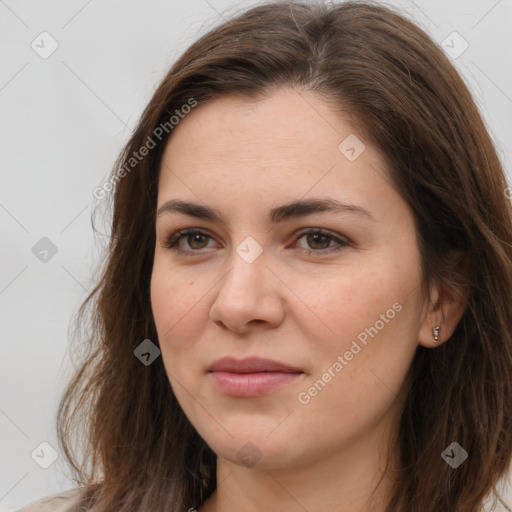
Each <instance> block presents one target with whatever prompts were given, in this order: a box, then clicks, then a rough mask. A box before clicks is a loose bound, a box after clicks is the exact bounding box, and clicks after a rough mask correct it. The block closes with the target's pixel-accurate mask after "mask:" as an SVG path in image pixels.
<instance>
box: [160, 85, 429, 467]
mask: <svg viewBox="0 0 512 512" xmlns="http://www.w3.org/2000/svg"><path fill="white" fill-rule="evenodd" d="M362 144H364V146H363V145H362ZM170 202H173V203H170ZM177 202H179V204H178V203H177ZM185 203H187V204H186V205H185ZM336 205H337V206H336ZM320 206H322V207H320ZM157 209H158V210H159V214H158V215H157V220H156V235H157V240H156V249H155V258H154V267H153V274H152V280H151V301H152V308H153V314H154V319H155V322H156V327H157V331H158V338H159V342H160V348H161V353H162V358H163V362H164V365H165V369H166V371H167V375H168V377H169V381H170V384H171V386H172V389H173V391H174V393H175V395H176V397H177V399H178V401H179V403H180V405H181V407H182V409H183V411H184V412H185V414H186V415H187V417H188V418H189V420H190V421H191V423H192V424H193V425H194V427H195V428H196V430H197V431H198V432H199V434H200V435H201V436H202V437H203V439H204V440H205V441H206V442H207V443H208V444H209V446H210V447H211V448H212V449H213V450H214V451H215V452H216V453H217V454H218V455H219V456H220V457H222V458H223V459H227V460H228V461H231V462H234V463H236V464H245V465H248V466H252V465H254V464H258V467H261V468H264V469H268V468H279V467H281V468H283V467H286V466H290V465H295V466H296V465H298V464H311V463H313V462H315V461H318V460H325V459H326V458H327V457H330V456H333V455H334V454H337V453H338V454H339V453H341V452H342V451H344V452H345V453H346V452H347V450H348V448H349V447H350V449H351V450H355V447H358V446H359V447H362V446H365V447H367V448H368V447H369V448H373V447H375V449H377V446H381V444H382V436H383V435H384V434H385V433H386V432H388V433H390V432H393V431H395V430H396V422H397V420H398V416H399V413H400V408H401V405H402V404H401V400H402V399H403V398H404V396H405V393H406V386H407V379H406V374H407V371H408V369H409V367H410V363H411V361H412V358H413V356H414V352H415V350H416V347H417V345H418V333H419V331H420V328H421V326H422V323H423V322H424V318H425V313H426V310H427V307H426V304H425V302H424V301H423V298H422V295H421V286H420V285H421V279H422V273H421V269H420V256H419V252H418V247H417V240H416V233H415V225H414V221H413V216H412V213H411V210H410V209H409V207H408V205H407V204H406V203H405V201H404V200H403V199H402V198H401V197H400V196H399V195H398V194H397V192H395V190H394V189H393V188H392V186H391V185H390V180H389V178H388V177H387V175H386V171H385V169H384V162H383V160H382V159H381V157H380V154H379V152H378V151H377V149H376V148H375V147H373V146H372V145H371V144H370V143H369V142H368V141H367V140H364V139H363V137H362V135H361V134H360V133H357V132H356V131H355V130H354V128H353V127H352V126H351V125H350V124H349V123H348V122H347V121H346V120H345V119H343V118H342V117H341V116H340V115H339V114H335V113H334V112H332V111H331V110H330V109H329V108H328V106H327V105H326V104H325V103H324V102H323V100H322V99H321V98H320V97H319V96H317V95H315V94H314V93H311V92H300V93H299V92H298V91H295V90H293V89H291V88H283V89H281V90H280V91H278V92H275V93H273V94H272V95H270V96H268V97H266V98H265V99H263V100H259V101H257V102H252V103H249V102H248V101H247V100H243V99H239V98H238V99H237V98H235V97H226V98H222V99H216V100H214V101H212V102H211V103H209V104H205V105H201V106H198V107H197V108H196V109H194V110H192V112H191V113H190V114H188V116H187V117H185V118H184V119H183V120H181V121H180V124H179V125H178V126H177V127H175V128H174V130H173V133H172V137H171V139H170V141H169V143H168V145H167V147H166V151H165V153H164V156H163V162H162V167H161V171H160V181H159V190H158V204H157ZM187 212H188V213H187ZM184 229H189V230H191V231H190V232H188V233H186V234H185V235H183V236H181V238H179V239H178V238H177V237H176V238H173V239H172V240H173V242H174V245H173V246H172V247H171V246H167V245H166V244H167V242H168V239H169V238H170V237H172V236H173V235H175V234H176V233H177V232H178V231H179V230H184ZM196 231H197V232H196ZM171 245H172V244H171ZM223 358H229V359H225V360H224V361H221V360H222V359H223ZM254 358H258V359H260V358H261V359H265V360H268V361H266V362H265V361H263V362H262V361H256V360H255V359H254ZM251 359H252V360H251ZM212 370H213V371H212Z"/></svg>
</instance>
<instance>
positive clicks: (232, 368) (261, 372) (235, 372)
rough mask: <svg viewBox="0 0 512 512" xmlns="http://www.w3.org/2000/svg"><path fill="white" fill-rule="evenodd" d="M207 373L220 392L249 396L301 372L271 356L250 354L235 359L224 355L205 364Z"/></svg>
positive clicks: (283, 383)
mask: <svg viewBox="0 0 512 512" xmlns="http://www.w3.org/2000/svg"><path fill="white" fill-rule="evenodd" d="M208 375H210V377H211V379H212V380H213V382H214V384H215V386H216V388H217V389H218V390H219V391H220V392H221V393H223V394H225V395H228V396H232V397H237V398H251V397H258V396H262V395H266V394H268V393H270V392H271V391H274V390H276V389H277V388H280V387H282V386H284V385H286V384H290V383H292V382H294V381H295V380H297V379H298V378H300V377H301V376H303V375H305V373H304V372H303V371H302V370H300V369H298V368H295V367H293V366H290V365H287V364H284V363H281V362H278V361H273V360H271V359H264V358H259V357H251V358H247V359H242V360H237V359H234V358H232V357H224V358H222V359H218V360H217V361H215V362H214V363H213V364H212V365H211V366H210V367H209V369H208Z"/></svg>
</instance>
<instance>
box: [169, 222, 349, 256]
mask: <svg viewBox="0 0 512 512" xmlns="http://www.w3.org/2000/svg"><path fill="white" fill-rule="evenodd" d="M196 234H198V235H202V236H205V237H209V238H213V237H212V236H210V235H209V234H208V233H207V232H206V231H202V230H200V229H196V228H187V229H182V230H180V231H176V232H175V233H173V234H171V235H170V236H169V237H167V239H166V240H165V242H164V247H166V248H167V249H170V250H172V251H176V252H178V253H181V254H184V255H190V256H192V255H193V253H196V254H200V253H201V252H203V251H202V249H195V250H194V249H182V248H180V247H179V245H178V243H179V241H180V240H181V239H182V238H184V237H187V236H190V235H196ZM309 234H315V235H323V236H327V237H328V238H329V239H330V240H332V241H334V242H336V243H338V244H339V245H338V247H335V248H333V247H328V248H326V249H301V250H302V251H304V252H306V254H307V255H308V256H310V255H312V254H316V255H319V254H320V255H322V254H326V253H331V252H338V251H340V250H342V249H344V248H345V247H346V246H348V245H350V244H349V242H348V241H346V240H342V239H341V238H338V237H336V236H334V235H332V234H331V233H330V232H328V231H325V230H323V229H318V228H313V229H308V230H306V231H301V232H300V233H299V234H298V236H297V239H296V240H295V242H297V241H299V240H300V239H301V238H303V237H304V236H305V235H309Z"/></svg>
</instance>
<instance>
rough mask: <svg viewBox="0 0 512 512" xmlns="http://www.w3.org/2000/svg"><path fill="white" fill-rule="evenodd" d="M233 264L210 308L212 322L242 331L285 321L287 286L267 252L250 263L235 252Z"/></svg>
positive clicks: (271, 326) (275, 325)
mask: <svg viewBox="0 0 512 512" xmlns="http://www.w3.org/2000/svg"><path fill="white" fill-rule="evenodd" d="M230 263H231V268H230V269H229V270H228V272H227V273H226V275H225V276H224V277H223V278H222V279H221V281H220V283H219V285H218V286H219V288H218V293H217V295H216V297H215V300H214V302H213V304H212V306H211V309H210V318H211V319H212V321H213V322H215V323H216V324H218V325H220V326H222V327H224V328H227V329H230V330H232V331H234V332H237V333H239V334H243V333H246V332H248V331H250V330H251V329H254V327H255V326H261V327H260V328H265V329H269V328H274V327H278V326H279V325H280V324H281V323H282V322H283V320H284V313H285V308H284V304H283V297H282V292H283V287H284V285H283V283H282V282H281V281H280V280H279V279H278V278H277V277H276V276H275V275H274V273H273V271H272V270H271V269H270V268H268V266H267V261H266V259H265V258H264V255H263V254H261V255H260V256H259V257H258V258H257V259H256V260H255V261H253V262H251V263H248V262H246V261H244V259H243V258H241V257H240V256H239V255H238V254H236V253H235V254H234V256H233V258H232V259H231V261H230Z"/></svg>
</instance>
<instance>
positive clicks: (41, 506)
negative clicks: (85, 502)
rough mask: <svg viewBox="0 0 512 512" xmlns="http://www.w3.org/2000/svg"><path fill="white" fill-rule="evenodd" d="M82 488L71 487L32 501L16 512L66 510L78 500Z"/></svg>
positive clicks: (60, 511) (61, 511)
mask: <svg viewBox="0 0 512 512" xmlns="http://www.w3.org/2000/svg"><path fill="white" fill-rule="evenodd" d="M82 491H83V489H82V488H78V489H71V490H69V491H64V492H61V493H58V494H52V495H51V496H46V497H45V498H40V499H38V500H36V501H33V502H32V503H30V504H29V505H27V506H25V507H23V508H21V509H19V510H17V511H16V512H67V511H68V510H70V507H72V506H73V505H74V504H75V503H77V502H78V499H79V497H80V496H81V494H82Z"/></svg>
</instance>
